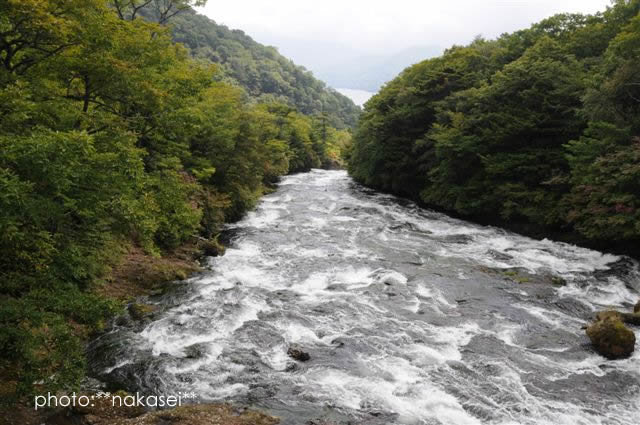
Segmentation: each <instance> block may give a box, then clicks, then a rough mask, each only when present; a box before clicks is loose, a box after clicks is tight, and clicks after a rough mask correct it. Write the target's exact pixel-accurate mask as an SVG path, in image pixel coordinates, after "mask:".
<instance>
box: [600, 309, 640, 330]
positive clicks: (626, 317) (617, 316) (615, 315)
mask: <svg viewBox="0 0 640 425" xmlns="http://www.w3.org/2000/svg"><path fill="white" fill-rule="evenodd" d="M596 320H620V321H621V322H623V323H626V324H627V325H635V326H640V313H621V312H619V311H615V310H608V311H601V312H599V313H598V314H596Z"/></svg>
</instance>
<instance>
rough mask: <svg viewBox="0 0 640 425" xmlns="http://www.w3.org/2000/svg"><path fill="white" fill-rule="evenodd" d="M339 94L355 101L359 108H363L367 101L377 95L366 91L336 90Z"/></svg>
mask: <svg viewBox="0 0 640 425" xmlns="http://www.w3.org/2000/svg"><path fill="white" fill-rule="evenodd" d="M336 90H338V92H340V93H342V94H343V95H345V96H347V97H348V98H349V99H351V100H353V103H355V104H356V105H358V106H362V105H364V104H365V102H366V101H367V100H369V99H370V98H371V96H373V95H374V94H375V93H373V92H370V91H366V90H357V89H336Z"/></svg>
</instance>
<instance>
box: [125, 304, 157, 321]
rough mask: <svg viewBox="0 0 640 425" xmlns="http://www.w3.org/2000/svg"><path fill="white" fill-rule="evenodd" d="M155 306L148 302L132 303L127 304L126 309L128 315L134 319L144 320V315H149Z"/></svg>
mask: <svg viewBox="0 0 640 425" xmlns="http://www.w3.org/2000/svg"><path fill="white" fill-rule="evenodd" d="M155 309H156V308H155V307H154V306H152V305H149V304H138V303H132V304H129V307H128V310H129V315H130V316H131V318H132V319H134V320H139V321H140V320H144V319H145V318H146V317H148V316H150V315H151V314H152V313H153V312H154V311H155Z"/></svg>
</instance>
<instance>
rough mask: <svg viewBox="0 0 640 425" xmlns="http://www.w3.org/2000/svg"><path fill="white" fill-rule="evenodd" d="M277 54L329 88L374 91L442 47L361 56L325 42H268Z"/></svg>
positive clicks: (358, 53) (292, 40)
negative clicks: (305, 68) (306, 70)
mask: <svg viewBox="0 0 640 425" xmlns="http://www.w3.org/2000/svg"><path fill="white" fill-rule="evenodd" d="M268 41H269V42H270V43H274V44H276V45H278V46H279V49H280V51H281V52H282V53H283V54H285V55H287V56H289V57H291V58H293V59H294V60H295V61H296V62H297V63H300V64H302V65H304V66H305V67H307V68H309V69H311V70H312V71H313V73H314V75H316V76H317V77H318V78H320V79H322V80H323V81H326V82H327V84H329V85H330V86H331V87H335V88H348V89H357V90H365V91H368V92H377V91H378V90H379V89H380V87H381V86H382V85H383V84H384V83H386V82H388V81H391V80H392V79H393V78H395V77H396V76H397V75H398V74H399V73H400V72H401V71H402V70H403V69H405V68H406V67H408V66H410V65H413V64H415V63H418V62H421V61H423V60H425V59H427V58H431V57H434V56H437V55H440V54H441V53H442V51H443V49H442V48H440V47H436V46H415V47H411V48H407V49H404V50H401V51H399V52H389V51H386V50H382V51H380V52H379V53H366V52H365V53H363V52H362V51H359V50H356V49H352V48H348V47H345V46H344V45H342V44H338V43H332V42H325V41H301V40H295V39H288V38H287V39H269V40H268Z"/></svg>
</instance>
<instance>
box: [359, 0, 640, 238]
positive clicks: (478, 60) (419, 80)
mask: <svg viewBox="0 0 640 425" xmlns="http://www.w3.org/2000/svg"><path fill="white" fill-rule="evenodd" d="M639 10H640V2H638V1H637V0H618V1H615V2H614V3H613V4H612V6H611V7H609V8H608V9H607V10H606V11H605V12H603V13H598V14H595V15H580V14H562V15H556V16H552V17H550V18H548V19H545V20H543V21H541V22H540V23H537V24H534V25H532V26H531V27H530V28H529V29H525V30H521V31H517V32H515V33H512V34H504V35H502V36H500V37H499V38H497V39H496V40H484V39H482V38H481V37H478V38H476V39H475V40H474V41H473V42H472V43H470V44H469V45H467V46H454V47H452V48H450V49H448V50H447V51H445V53H444V54H443V55H442V56H441V57H437V58H433V59H429V60H426V61H424V62H421V63H419V64H416V65H414V66H412V67H409V68H407V69H406V70H405V71H404V72H403V73H402V74H400V75H399V76H398V77H397V78H396V79H395V80H393V81H391V82H390V83H388V84H387V85H386V86H385V87H384V88H383V89H382V90H381V91H380V93H379V94H378V95H376V96H374V97H373V98H372V99H371V100H370V101H369V102H368V103H367V104H366V105H365V109H364V113H363V115H362V118H361V120H360V122H359V124H358V127H357V130H356V133H355V138H354V145H353V149H352V151H351V154H350V162H349V170H350V173H351V174H352V175H353V176H354V177H355V178H356V179H357V180H358V181H360V182H363V183H364V184H367V185H369V186H372V187H375V188H379V189H382V190H385V191H390V192H393V193H396V194H399V195H402V196H406V197H410V198H413V199H416V200H418V201H420V202H422V203H424V204H426V205H429V206H432V207H436V208H440V209H443V210H446V211H450V212H455V213H457V214H460V215H464V216H466V217H471V218H476V219H479V220H481V221H484V222H490V223H494V224H504V225H509V226H512V227H514V228H517V229H519V230H524V231H527V232H530V233H532V234H536V235H550V234H552V235H556V236H558V237H564V238H567V239H570V240H575V241H580V242H583V243H587V244H596V245H597V246H600V247H605V248H610V249H616V248H618V249H624V248H622V247H624V246H626V247H633V246H637V242H638V241H639V240H640V196H639V194H640V187H639V186H638V184H639V183H640V179H639V178H638V177H639V174H638V172H639V166H640V165H639V164H640V163H639V162H638V151H639V146H640V143H639V142H640V127H639V123H640V122H639V121H638V117H640V115H639V112H640V111H639V109H638V108H639V107H640V83H639V81H640V79H639V78H640V77H639V75H640V69H638V64H640V38H639V37H640V26H639V25H640V17H639V16H638V12H639Z"/></svg>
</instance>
